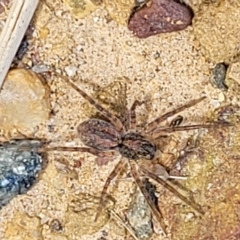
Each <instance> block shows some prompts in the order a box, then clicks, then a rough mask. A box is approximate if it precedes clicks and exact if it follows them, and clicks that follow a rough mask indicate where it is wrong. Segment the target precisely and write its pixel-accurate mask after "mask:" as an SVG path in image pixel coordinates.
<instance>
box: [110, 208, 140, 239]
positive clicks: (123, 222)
mask: <svg viewBox="0 0 240 240" xmlns="http://www.w3.org/2000/svg"><path fill="white" fill-rule="evenodd" d="M109 211H110V213H111V215H112V216H113V217H114V218H115V219H116V220H117V221H118V222H119V223H120V224H121V225H123V227H124V228H125V229H126V230H127V231H128V232H129V233H130V234H131V235H132V237H133V238H134V239H135V240H139V238H138V237H137V236H136V234H135V232H134V230H133V228H132V227H131V226H130V225H129V224H127V223H126V222H125V221H124V220H123V219H122V218H121V217H120V216H119V215H118V214H117V213H116V212H115V211H114V210H112V209H110V210H109Z"/></svg>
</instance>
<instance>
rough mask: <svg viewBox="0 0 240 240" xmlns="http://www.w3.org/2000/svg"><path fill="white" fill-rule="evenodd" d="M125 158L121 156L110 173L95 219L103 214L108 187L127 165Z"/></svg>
mask: <svg viewBox="0 0 240 240" xmlns="http://www.w3.org/2000/svg"><path fill="white" fill-rule="evenodd" d="M124 160H125V159H124V158H121V159H120V161H119V162H118V164H117V165H116V166H115V167H114V169H113V170H112V172H111V173H110V175H109V176H108V178H107V180H106V182H105V184H104V186H103V189H102V193H101V196H100V201H99V206H98V208H97V213H96V216H95V221H97V219H98V217H99V215H100V214H101V211H102V209H103V207H104V202H105V198H106V195H107V189H108V186H109V184H110V183H111V181H112V180H113V179H114V178H115V177H116V176H117V175H118V173H119V172H121V170H122V169H123V168H124V167H125V164H126V162H125V161H124Z"/></svg>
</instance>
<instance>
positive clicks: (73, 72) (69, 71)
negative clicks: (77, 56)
mask: <svg viewBox="0 0 240 240" xmlns="http://www.w3.org/2000/svg"><path fill="white" fill-rule="evenodd" d="M77 70H78V68H77V67H75V66H67V67H65V71H66V73H67V75H68V76H69V77H73V76H74V75H76V73H77Z"/></svg>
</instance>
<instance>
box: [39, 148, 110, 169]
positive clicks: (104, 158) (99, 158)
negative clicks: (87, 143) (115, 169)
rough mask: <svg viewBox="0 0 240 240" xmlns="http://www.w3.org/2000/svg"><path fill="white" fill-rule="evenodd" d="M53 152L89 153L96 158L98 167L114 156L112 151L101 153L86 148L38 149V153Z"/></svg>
mask: <svg viewBox="0 0 240 240" xmlns="http://www.w3.org/2000/svg"><path fill="white" fill-rule="evenodd" d="M53 151H61V152H85V153H91V154H93V155H95V156H96V157H97V158H96V162H97V164H98V165H99V166H102V165H105V164H106V163H108V162H109V161H110V160H112V157H113V155H114V151H108V152H103V151H100V150H97V149H94V148H88V147H47V148H45V147H43V148H41V149H39V152H53Z"/></svg>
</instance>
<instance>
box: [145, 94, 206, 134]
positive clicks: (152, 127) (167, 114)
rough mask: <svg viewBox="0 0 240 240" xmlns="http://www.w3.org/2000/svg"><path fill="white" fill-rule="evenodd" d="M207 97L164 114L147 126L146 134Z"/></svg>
mask: <svg viewBox="0 0 240 240" xmlns="http://www.w3.org/2000/svg"><path fill="white" fill-rule="evenodd" d="M205 98H206V97H201V98H198V99H194V100H191V101H190V102H188V103H186V104H184V105H182V106H180V107H178V108H176V109H173V110H172V111H170V112H167V113H165V114H163V115H162V116H160V117H158V118H156V119H155V120H153V121H152V122H150V123H148V124H147V126H146V127H145V132H147V133H149V132H152V131H153V130H154V129H155V128H156V127H157V126H158V124H159V123H161V122H163V121H165V120H166V119H168V118H169V117H171V116H173V115H175V114H177V113H179V112H182V111H183V110H185V109H186V108H189V107H192V106H194V105H196V104H197V103H199V102H201V101H203V100H204V99H205Z"/></svg>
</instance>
